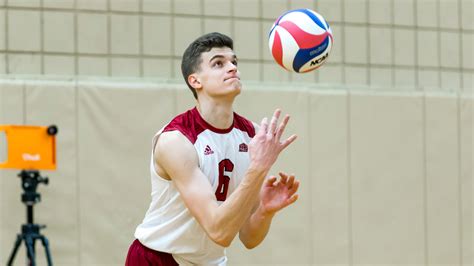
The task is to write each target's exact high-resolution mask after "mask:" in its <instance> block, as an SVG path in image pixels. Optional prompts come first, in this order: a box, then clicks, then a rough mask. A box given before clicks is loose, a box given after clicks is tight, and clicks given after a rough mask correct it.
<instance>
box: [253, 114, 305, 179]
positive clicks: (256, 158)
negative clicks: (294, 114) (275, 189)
mask: <svg viewBox="0 0 474 266" xmlns="http://www.w3.org/2000/svg"><path fill="white" fill-rule="evenodd" d="M280 114H281V110H280V109H276V110H275V113H274V114H273V117H272V120H271V121H270V125H269V124H268V119H267V118H266V117H265V118H263V120H262V122H261V124H260V128H259V130H258V132H257V134H256V135H255V136H254V138H253V139H252V141H250V143H249V153H250V167H249V168H250V169H255V170H259V171H264V172H265V173H267V172H268V171H269V170H270V168H271V167H272V165H273V164H274V163H275V161H276V160H277V158H278V156H279V155H280V152H281V151H282V150H284V149H285V148H286V147H288V145H290V144H291V143H292V142H293V141H295V139H296V137H297V136H296V135H295V134H293V135H291V136H290V137H289V138H287V139H286V140H284V141H281V136H282V135H283V132H284V131H285V127H286V125H287V124H288V120H290V116H289V115H285V117H284V118H283V121H282V122H281V123H280V125H279V126H278V127H277V124H278V119H279V118H280Z"/></svg>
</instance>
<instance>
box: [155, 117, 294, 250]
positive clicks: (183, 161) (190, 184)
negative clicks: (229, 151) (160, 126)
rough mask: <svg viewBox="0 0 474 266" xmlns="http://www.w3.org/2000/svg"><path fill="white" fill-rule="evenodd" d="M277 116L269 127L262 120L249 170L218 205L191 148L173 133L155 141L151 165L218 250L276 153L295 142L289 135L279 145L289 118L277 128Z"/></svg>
mask: <svg viewBox="0 0 474 266" xmlns="http://www.w3.org/2000/svg"><path fill="white" fill-rule="evenodd" d="M279 116H280V111H279V110H277V111H275V114H274V116H273V118H272V120H271V123H270V125H268V122H267V119H266V118H264V119H263V120H262V123H261V126H260V129H259V131H258V132H257V134H256V135H255V137H254V138H253V139H252V141H251V142H250V144H249V153H250V166H249V169H248V170H247V172H246V174H245V176H244V178H243V180H242V182H241V183H240V185H239V186H238V187H237V189H236V190H235V191H234V193H232V194H231V195H230V196H229V197H227V199H226V200H225V201H224V202H223V203H222V204H221V205H218V204H217V201H216V198H215V195H214V192H213V190H212V187H211V184H210V183H209V181H208V180H207V177H206V176H204V174H203V173H202V171H201V170H200V169H199V167H198V157H197V154H196V151H195V150H194V147H193V145H192V144H191V143H190V142H189V141H188V140H187V139H186V138H185V137H184V136H183V135H182V134H181V133H179V132H177V131H173V132H166V133H163V134H162V135H161V136H160V138H159V139H158V143H157V145H156V147H155V162H156V164H157V166H158V168H160V169H162V170H163V172H164V173H161V174H162V175H164V176H165V177H168V178H170V179H171V180H172V181H173V182H174V184H175V186H176V188H177V189H178V191H179V192H180V194H181V197H182V198H183V200H184V203H185V204H186V206H187V208H188V209H189V210H190V212H191V214H192V215H193V216H194V217H195V218H196V220H197V221H198V222H199V224H200V225H201V226H202V228H203V229H204V231H205V232H206V233H207V235H208V236H209V237H210V238H211V239H212V240H213V241H214V242H215V243H217V244H219V245H221V246H224V247H227V246H229V245H230V243H231V242H232V240H233V239H234V237H235V236H236V234H237V233H238V232H239V230H240V229H241V227H242V226H243V224H244V223H245V222H246V220H247V218H248V217H249V215H250V213H251V211H252V207H253V206H255V204H256V203H257V202H258V200H259V192H260V188H261V186H262V183H263V181H264V179H265V176H266V175H267V174H268V171H269V169H270V168H271V166H272V165H273V164H274V163H275V161H276V159H277V158H278V155H279V154H280V152H281V151H282V150H283V149H285V148H286V147H287V146H288V145H290V144H291V143H292V142H293V141H294V140H295V139H296V135H292V136H291V137H289V138H288V139H286V140H284V141H283V142H281V141H280V138H281V135H282V133H283V131H284V129H285V126H286V124H287V123H288V120H289V117H288V116H286V117H285V119H284V120H283V122H282V124H281V125H280V126H278V127H277V126H276V125H277V121H278V118H279ZM170 151H172V152H170Z"/></svg>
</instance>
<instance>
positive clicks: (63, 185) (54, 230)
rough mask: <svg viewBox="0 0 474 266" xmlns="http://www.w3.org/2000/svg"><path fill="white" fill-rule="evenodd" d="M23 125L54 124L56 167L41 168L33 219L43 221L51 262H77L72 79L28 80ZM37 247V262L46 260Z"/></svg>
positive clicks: (74, 110) (63, 263)
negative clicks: (46, 179)
mask: <svg viewBox="0 0 474 266" xmlns="http://www.w3.org/2000/svg"><path fill="white" fill-rule="evenodd" d="M25 89H26V108H25V110H26V124H28V125H41V126H49V125H53V124H54V125H56V126H57V127H58V135H57V137H56V155H57V169H56V170H54V171H41V173H42V174H43V175H45V176H48V177H49V184H48V185H47V186H44V185H43V184H41V185H39V186H38V192H39V193H40V194H41V197H42V200H41V202H40V203H39V204H37V205H36V206H35V220H36V222H37V223H39V224H46V225H47V228H46V229H45V230H42V233H43V234H44V235H45V236H46V237H47V238H48V239H49V241H50V249H51V253H52V256H53V262H54V263H55V264H57V265H78V264H79V220H78V212H77V211H78V209H77V207H78V195H77V189H78V186H77V185H78V184H77V167H76V161H77V151H76V149H77V146H76V144H77V143H76V133H77V131H76V98H75V95H76V91H75V83H74V82H41V81H34V82H28V83H26V85H25ZM38 246H39V247H38V248H37V250H38V251H37V253H38V257H37V260H38V263H39V262H42V263H44V262H46V258H45V256H44V251H43V248H42V247H40V245H38Z"/></svg>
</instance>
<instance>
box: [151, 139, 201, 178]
mask: <svg viewBox="0 0 474 266" xmlns="http://www.w3.org/2000/svg"><path fill="white" fill-rule="evenodd" d="M173 131H177V132H179V133H180V134H181V135H183V133H182V132H181V131H179V130H170V131H166V132H173ZM161 134H163V130H160V131H159V132H158V133H156V134H155V136H153V140H152V150H151V160H152V162H151V163H152V165H153V171H154V172H155V175H156V176H158V177H160V179H161V180H164V181H167V182H170V181H171V180H168V179H166V178H164V177H162V176H161V175H159V174H158V172H157V170H156V162H155V148H156V144H158V138H159V137H160V136H161ZM183 136H184V135H183ZM184 138H185V139H186V141H189V143H190V144H191V145H192V146H193V147H194V145H193V144H192V143H191V141H190V140H189V139H188V138H187V137H186V136H184ZM194 152H196V149H194ZM196 156H197V154H196ZM198 167H200V162H199V160H198Z"/></svg>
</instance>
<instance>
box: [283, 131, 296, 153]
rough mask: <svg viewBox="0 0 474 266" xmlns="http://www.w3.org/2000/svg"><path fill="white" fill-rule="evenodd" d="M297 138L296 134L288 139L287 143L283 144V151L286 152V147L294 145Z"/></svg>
mask: <svg viewBox="0 0 474 266" xmlns="http://www.w3.org/2000/svg"><path fill="white" fill-rule="evenodd" d="M296 138H297V136H296V135H295V134H293V135H291V136H290V137H288V138H287V139H286V140H285V141H283V142H282V143H281V149H282V150H284V149H285V148H286V147H288V145H290V144H291V143H293V141H295V140H296Z"/></svg>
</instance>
